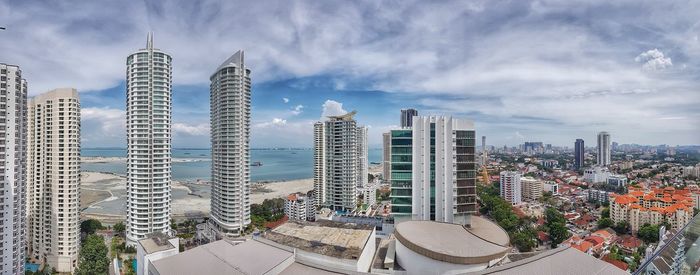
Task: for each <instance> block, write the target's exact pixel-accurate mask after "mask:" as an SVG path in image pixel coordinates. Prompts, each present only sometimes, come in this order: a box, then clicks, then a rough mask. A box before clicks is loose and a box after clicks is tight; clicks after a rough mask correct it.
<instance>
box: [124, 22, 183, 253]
mask: <svg viewBox="0 0 700 275" xmlns="http://www.w3.org/2000/svg"><path fill="white" fill-rule="evenodd" d="M171 87H172V58H171V57H170V55H168V54H166V53H164V52H162V51H161V50H159V49H155V48H153V35H152V34H149V35H148V39H147V42H146V48H144V49H140V50H138V51H136V52H135V53H133V54H131V55H129V57H127V58H126V129H127V138H126V141H127V148H128V150H127V162H126V178H127V180H126V194H127V200H126V237H127V243H128V244H129V245H136V241H137V240H139V239H143V238H145V237H146V234H149V233H153V232H162V233H166V234H169V233H170V213H171V210H170V209H171V202H172V195H171V187H170V181H171V153H170V150H171V147H172V145H171V140H172V136H171V123H172V121H171V114H172V109H171V107H172V90H171Z"/></svg>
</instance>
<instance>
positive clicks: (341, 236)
mask: <svg viewBox="0 0 700 275" xmlns="http://www.w3.org/2000/svg"><path fill="white" fill-rule="evenodd" d="M373 229H374V227H373V226H370V225H355V224H347V223H338V222H331V221H318V222H315V223H307V222H298V221H294V222H287V223H285V224H282V225H280V226H279V227H277V228H275V229H273V230H272V231H270V232H268V233H267V234H266V235H265V238H267V239H269V240H271V241H274V242H276V243H279V244H283V245H286V246H290V247H294V248H298V249H301V250H304V251H309V252H313V253H317V254H322V255H326V256H331V257H335V258H342V259H357V258H359V257H360V253H362V249H363V248H364V247H365V244H366V243H367V242H368V240H369V237H370V235H371V234H372V230H373Z"/></svg>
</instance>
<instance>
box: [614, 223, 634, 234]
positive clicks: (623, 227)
mask: <svg viewBox="0 0 700 275" xmlns="http://www.w3.org/2000/svg"><path fill="white" fill-rule="evenodd" d="M629 227H630V226H629V223H627V222H626V221H620V222H618V223H616V224H615V226H613V229H614V230H615V232H617V234H627V231H629Z"/></svg>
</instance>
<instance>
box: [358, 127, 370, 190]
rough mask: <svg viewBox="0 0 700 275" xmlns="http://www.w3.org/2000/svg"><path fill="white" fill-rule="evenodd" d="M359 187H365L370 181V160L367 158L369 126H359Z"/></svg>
mask: <svg viewBox="0 0 700 275" xmlns="http://www.w3.org/2000/svg"><path fill="white" fill-rule="evenodd" d="M357 148H358V150H357V157H358V159H359V162H358V163H357V169H358V175H357V187H358V188H364V187H365V186H367V184H368V183H369V160H368V158H367V153H368V152H367V150H368V149H369V147H368V146H367V127H364V126H362V127H357Z"/></svg>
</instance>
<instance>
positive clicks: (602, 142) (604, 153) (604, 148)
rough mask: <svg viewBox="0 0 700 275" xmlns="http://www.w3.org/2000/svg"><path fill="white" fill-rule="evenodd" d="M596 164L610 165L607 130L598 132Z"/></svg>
mask: <svg viewBox="0 0 700 275" xmlns="http://www.w3.org/2000/svg"><path fill="white" fill-rule="evenodd" d="M598 165H600V166H608V165H610V134H608V132H600V133H598Z"/></svg>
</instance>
